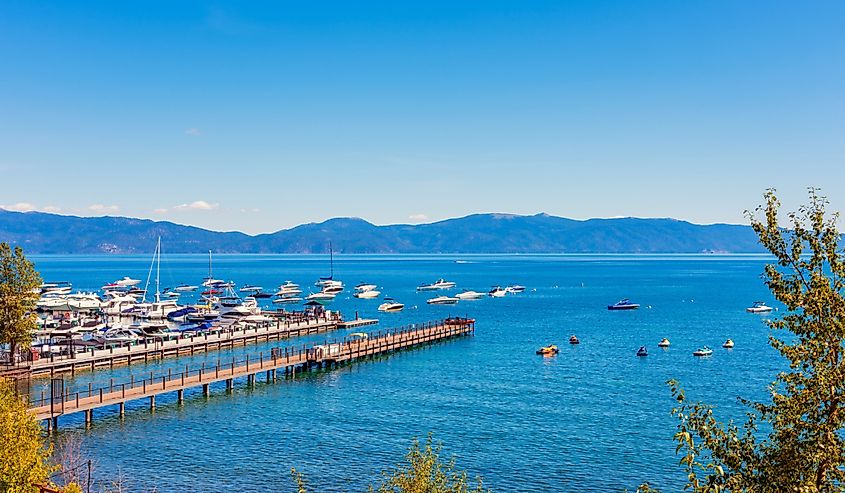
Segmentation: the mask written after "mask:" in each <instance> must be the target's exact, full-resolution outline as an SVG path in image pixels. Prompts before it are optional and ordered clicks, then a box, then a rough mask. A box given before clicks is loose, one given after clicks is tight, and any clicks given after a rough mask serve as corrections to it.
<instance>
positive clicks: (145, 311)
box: [138, 300, 179, 319]
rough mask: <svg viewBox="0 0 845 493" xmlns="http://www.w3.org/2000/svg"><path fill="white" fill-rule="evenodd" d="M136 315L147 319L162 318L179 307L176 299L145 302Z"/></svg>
mask: <svg viewBox="0 0 845 493" xmlns="http://www.w3.org/2000/svg"><path fill="white" fill-rule="evenodd" d="M144 305H146V306H144V307H143V308H142V309H141V310H140V312H139V313H138V317H140V318H147V319H162V318H167V316H168V315H170V313H172V312H175V311H176V310H178V309H179V306H178V305H177V304H176V300H161V301H156V302H153V303H145V304H144Z"/></svg>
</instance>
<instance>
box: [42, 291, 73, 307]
mask: <svg viewBox="0 0 845 493" xmlns="http://www.w3.org/2000/svg"><path fill="white" fill-rule="evenodd" d="M35 308H37V309H39V310H43V311H67V310H69V309H70V307H69V306H68V303H67V296H66V295H60V294H56V293H46V294H44V296H42V297H41V299H39V300H38V301H37V302H36V303H35Z"/></svg>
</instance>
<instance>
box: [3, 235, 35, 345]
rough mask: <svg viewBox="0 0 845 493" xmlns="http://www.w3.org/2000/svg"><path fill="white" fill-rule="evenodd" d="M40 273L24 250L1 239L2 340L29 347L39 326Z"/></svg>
mask: <svg viewBox="0 0 845 493" xmlns="http://www.w3.org/2000/svg"><path fill="white" fill-rule="evenodd" d="M40 285H41V276H40V275H39V274H38V272H37V271H36V270H35V266H34V265H33V264H32V262H30V261H29V260H27V259H26V257H25V256H24V254H23V250H21V248H20V247H15V249H14V250H12V248H11V247H10V246H9V244H8V243H0V344H3V343H5V344H10V345H11V347H12V354H13V355H14V354H15V352H16V351H15V350H16V349H17V347H18V346H22V347H24V348H25V347H28V345H29V343H30V341H31V337H32V336H31V334H32V332H33V331H34V330H35V329H36V323H35V321H36V319H35V314H34V310H35V303H36V302H37V301H38V288H39V286H40Z"/></svg>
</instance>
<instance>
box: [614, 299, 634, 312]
mask: <svg viewBox="0 0 845 493" xmlns="http://www.w3.org/2000/svg"><path fill="white" fill-rule="evenodd" d="M639 307H640V305H639V304H638V303H631V300H629V299H628V298H624V299H621V300H619V301H617V302H616V303H614V304H612V305H607V309H608V310H636V309H637V308H639Z"/></svg>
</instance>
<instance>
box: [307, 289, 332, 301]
mask: <svg viewBox="0 0 845 493" xmlns="http://www.w3.org/2000/svg"><path fill="white" fill-rule="evenodd" d="M334 298H335V295H334V294H333V293H326V292H323V291H321V292H319V293H311V294H309V295H308V296H306V297H305V299H306V300H308V301H331V300H333V299H334Z"/></svg>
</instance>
